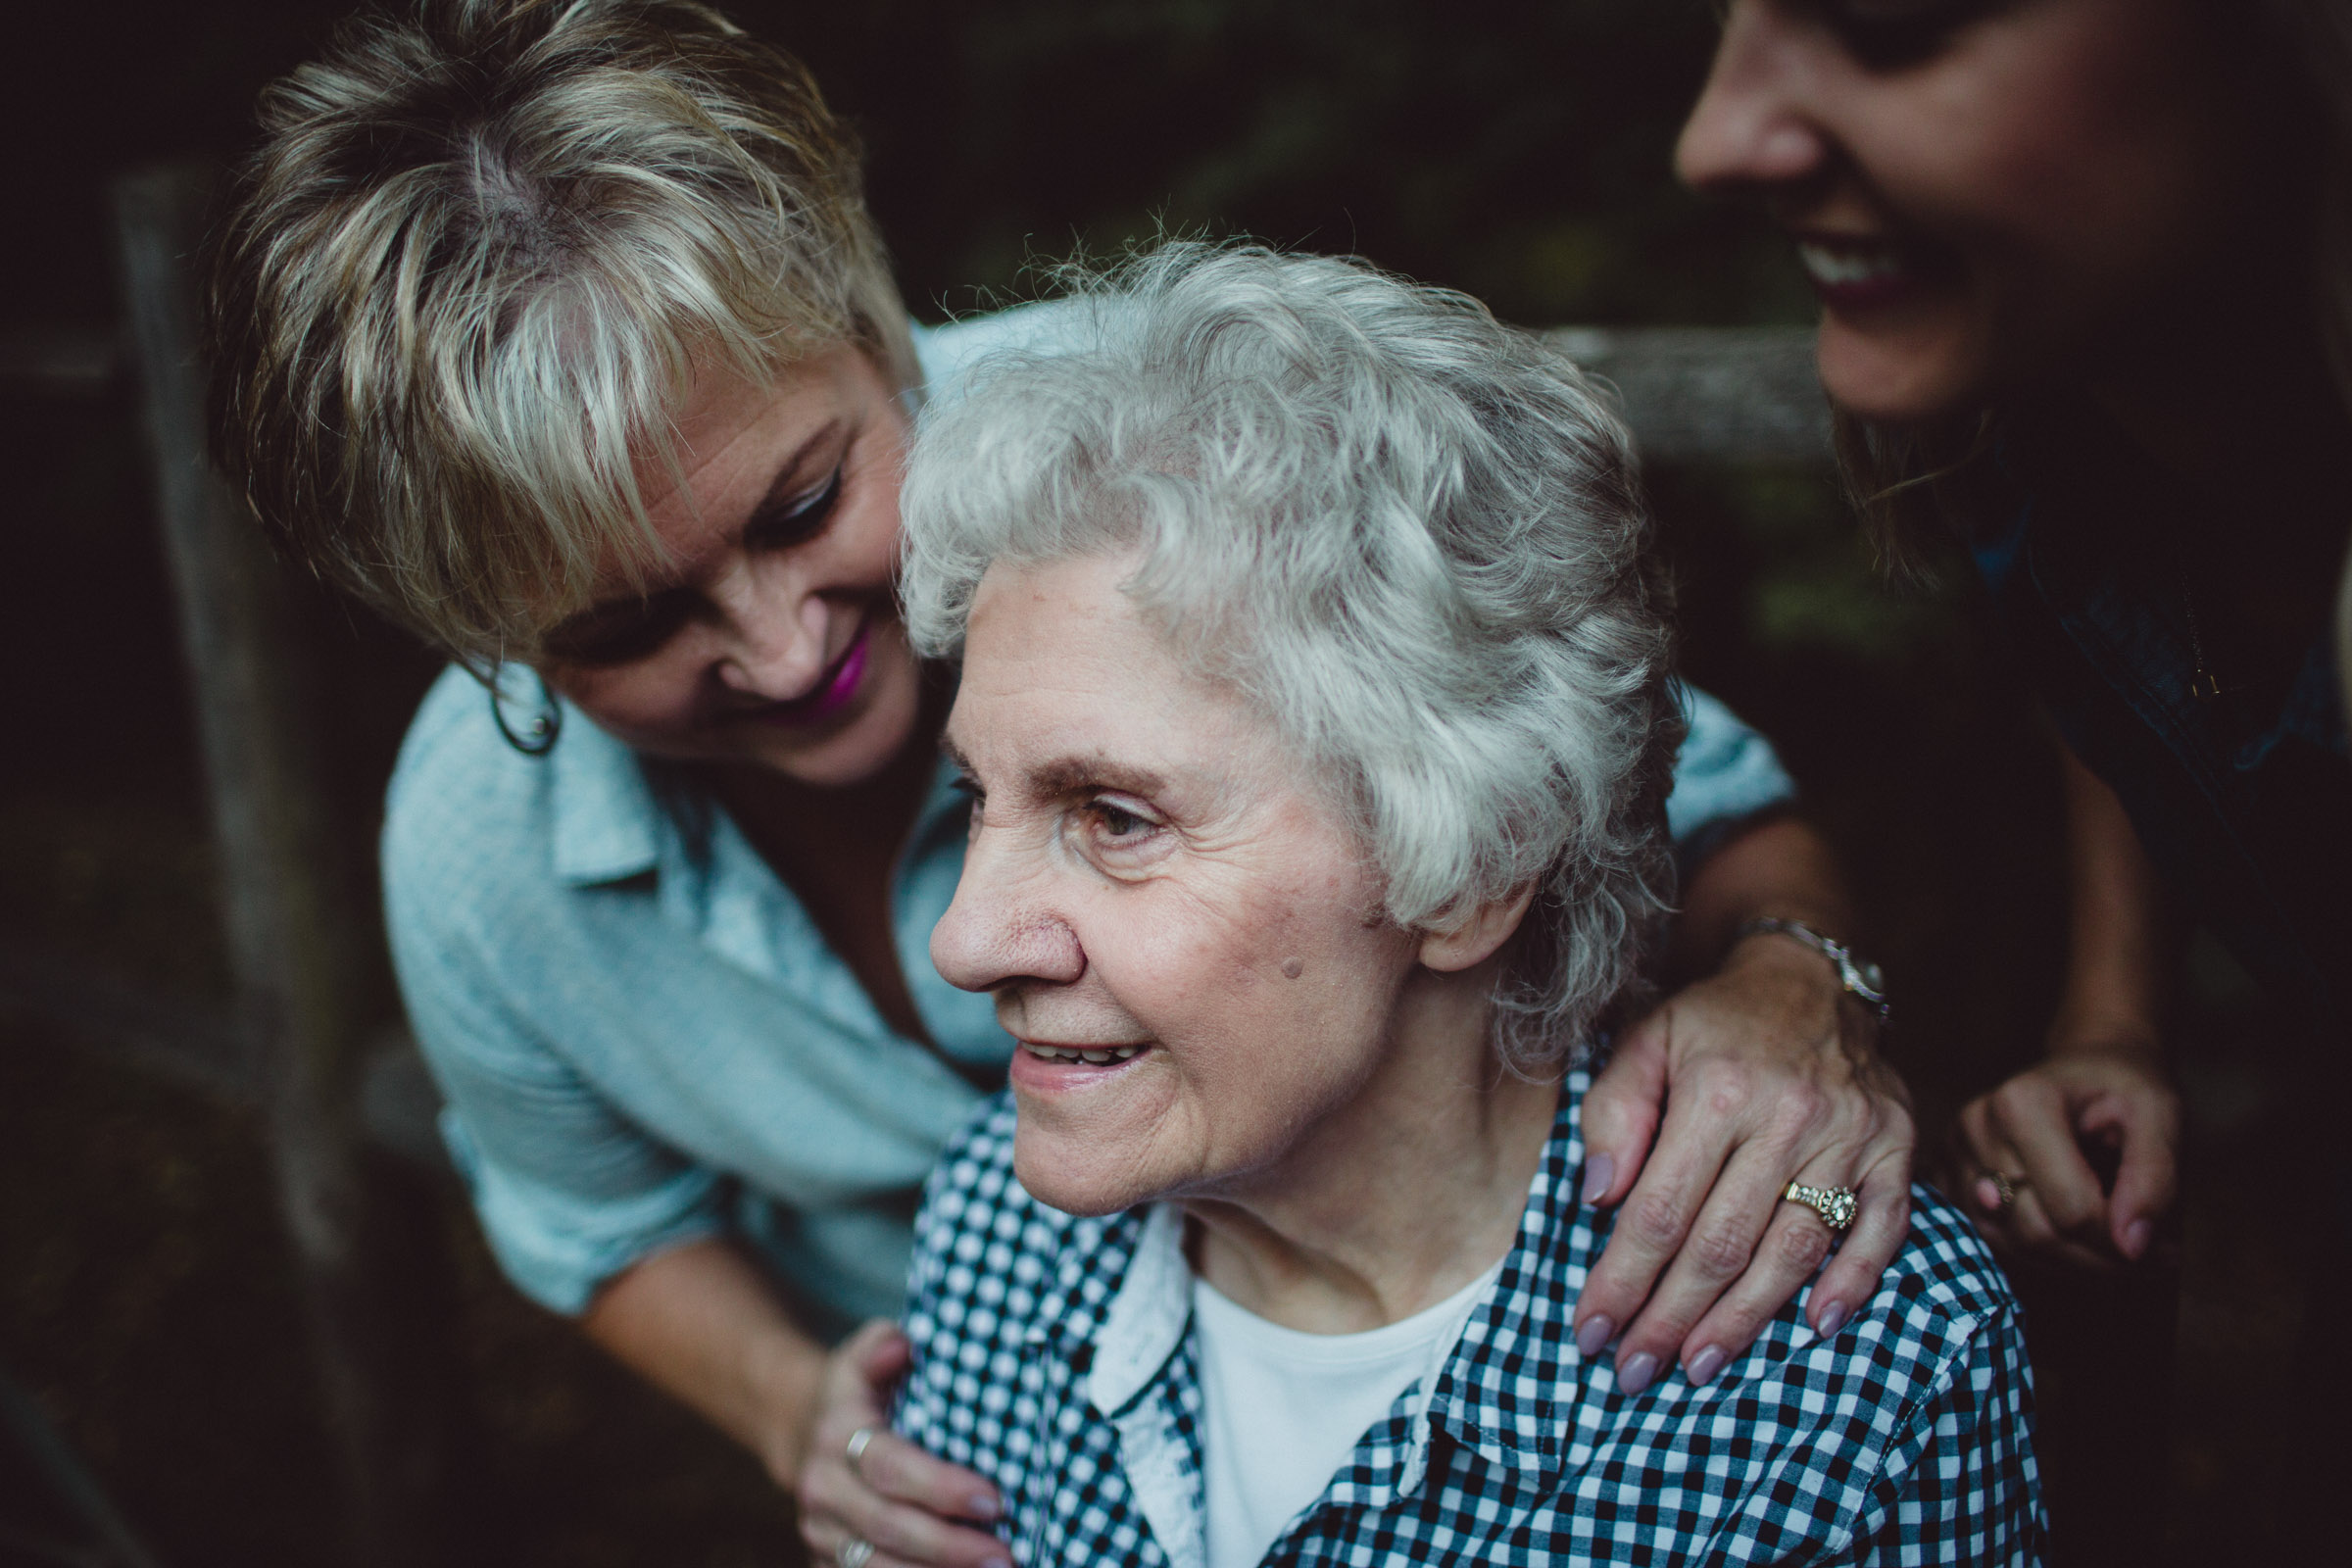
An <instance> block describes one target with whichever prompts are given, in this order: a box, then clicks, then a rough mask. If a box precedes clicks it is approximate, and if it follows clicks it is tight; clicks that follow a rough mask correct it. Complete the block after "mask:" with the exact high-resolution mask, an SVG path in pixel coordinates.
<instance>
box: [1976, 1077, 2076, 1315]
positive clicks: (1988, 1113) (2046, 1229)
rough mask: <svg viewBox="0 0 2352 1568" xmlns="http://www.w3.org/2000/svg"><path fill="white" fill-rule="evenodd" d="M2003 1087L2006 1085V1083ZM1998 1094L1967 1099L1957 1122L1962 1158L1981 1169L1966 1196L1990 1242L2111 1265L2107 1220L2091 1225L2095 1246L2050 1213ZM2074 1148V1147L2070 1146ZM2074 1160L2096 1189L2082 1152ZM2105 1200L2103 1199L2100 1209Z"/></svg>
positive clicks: (2031, 1252)
mask: <svg viewBox="0 0 2352 1568" xmlns="http://www.w3.org/2000/svg"><path fill="white" fill-rule="evenodd" d="M2003 1087H2004V1088H2006V1087H2008V1086H2006V1085H2005V1086H2003ZM1995 1099H1996V1097H1995V1096H1994V1095H1987V1096H1985V1097H1984V1098H1982V1099H1980V1100H1976V1101H1972V1102H1970V1103H1969V1104H1968V1105H1967V1106H1965V1107H1964V1108H1963V1109H1962V1110H1961V1112H1960V1118H1959V1125H1960V1135H1961V1143H1962V1146H1963V1158H1964V1159H1965V1161H1966V1162H1967V1163H1968V1164H1969V1165H1970V1166H1972V1167H1973V1169H1974V1170H1975V1171H1976V1172H1977V1173H1978V1174H1977V1178H1976V1179H1975V1180H1973V1181H1971V1182H1969V1183H1968V1188H1969V1191H1968V1194H1967V1196H1968V1198H1969V1200H1970V1201H1971V1203H1972V1206H1973V1207H1974V1208H1975V1210H1976V1219H1977V1225H1978V1228H1979V1229H1981V1230H1983V1231H1984V1233H1985V1239H1986V1240H1987V1241H1990V1242H1991V1243H1992V1244H1993V1245H1994V1246H1995V1247H1997V1248H2000V1249H2002V1250H2007V1251H2013V1252H2020V1253H2024V1254H2027V1255H2029V1256H2038V1257H2042V1258H2045V1259H2050V1260H2054V1261H2063V1262H2066V1263H2069V1264H2072V1265H2074V1266H2076V1267H2080V1268H2088V1269H2091V1270H2094V1271H2095V1270H2101V1269H2106V1268H2109V1267H2111V1266H2113V1263H2114V1259H2113V1257H2112V1256H2111V1255H2110V1254H2109V1253H2108V1252H2107V1250H2106V1249H2105V1241H2104V1232H2105V1226H2104V1224H2103V1223H2096V1224H2093V1225H2092V1226H2090V1227H2089V1231H2088V1234H2089V1235H2090V1237H2091V1239H2092V1243H2094V1244H2096V1245H2095V1246H2094V1245H2086V1244H2085V1243H2084V1242H2082V1241H2080V1240H2077V1239H2075V1238H2074V1237H2071V1236H2069V1235H2068V1234H2067V1232H2066V1230H2065V1229H2064V1228H2063V1227H2062V1225H2061V1224H2060V1223H2059V1221H2058V1220H2057V1219H2056V1218H2054V1217H2053V1216H2052V1214H2051V1213H2050V1210H2049V1207H2048V1205H2047V1204H2046V1203H2044V1201H2042V1196H2041V1194H2040V1192H2039V1191H2037V1189H2036V1185H2035V1184H2036V1180H2037V1178H2036V1176H2035V1174H2034V1167H2032V1166H2031V1165H2030V1164H2029V1163H2028V1160H2027V1158H2026V1155H2025V1154H2024V1153H2023V1152H2020V1151H2019V1150H2018V1149H2017V1148H2016V1146H2015V1145H2014V1144H2013V1143H2012V1142H2011V1141H2010V1140H2009V1138H2008V1137H2007V1136H2006V1135H2005V1134H2004V1133H2003V1132H2002V1131H2001V1130H2000V1125H1999V1123H1998V1122H1997V1121H1996V1115H1997V1111H1996V1107H1995ZM2070 1147H2071V1145H2070ZM2073 1158H2074V1160H2075V1162H2076V1163H2078V1164H2080V1165H2081V1166H2082V1177H2083V1179H2085V1180H2088V1181H2089V1182H2090V1183H2091V1189H2092V1191H2093V1192H2094V1193H2095V1192H2096V1191H2097V1181H2096V1178H2095V1176H2093V1175H2092V1174H2091V1172H2090V1168H2089V1166H2088V1164H2087V1163H2084V1162H2083V1161H2082V1154H2081V1152H2079V1151H2077V1152H2075V1153H2074V1155H2073ZM1995 1171H1997V1172H1999V1173H2001V1175H2002V1176H2004V1177H2005V1178H2007V1180H2008V1182H2009V1191H2008V1192H2007V1193H2006V1194H2004V1193H2003V1192H2002V1190H2001V1185H2000V1183H1998V1182H1995V1181H1993V1180H1992V1179H1991V1173H1993V1172H1995ZM2103 1207H2104V1201H2103V1200H2102V1209H2103Z"/></svg>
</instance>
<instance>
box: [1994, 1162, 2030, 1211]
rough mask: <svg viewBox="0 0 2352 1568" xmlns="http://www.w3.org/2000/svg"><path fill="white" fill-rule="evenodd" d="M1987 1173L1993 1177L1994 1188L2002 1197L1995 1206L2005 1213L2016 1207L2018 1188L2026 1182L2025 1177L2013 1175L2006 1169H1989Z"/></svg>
mask: <svg viewBox="0 0 2352 1568" xmlns="http://www.w3.org/2000/svg"><path fill="white" fill-rule="evenodd" d="M1985 1174H1986V1175H1988V1176H1990V1177H1991V1178H1992V1190H1993V1191H1994V1192H1995V1193H1998V1194H1999V1195H2000V1199H2001V1201H1999V1202H1997V1203H1995V1204H1994V1205H1993V1207H1995V1208H1997V1209H1999V1210H2001V1211H2002V1212H2003V1213H2006V1212H2008V1211H2009V1210H2010V1209H2013V1208H2015V1207H2016V1206H2017V1190H2018V1188H2019V1187H2021V1186H2023V1185H2024V1184H2025V1178H2024V1177H2022V1176H2012V1175H2010V1174H2009V1173H2008V1172H2007V1171H2005V1170H1995V1171H1987V1172H1985Z"/></svg>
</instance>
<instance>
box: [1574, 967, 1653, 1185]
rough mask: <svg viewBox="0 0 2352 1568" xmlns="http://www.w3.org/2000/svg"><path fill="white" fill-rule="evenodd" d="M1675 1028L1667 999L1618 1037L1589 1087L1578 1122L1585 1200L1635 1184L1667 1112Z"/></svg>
mask: <svg viewBox="0 0 2352 1568" xmlns="http://www.w3.org/2000/svg"><path fill="white" fill-rule="evenodd" d="M1673 1028H1674V1005H1673V1004H1672V1003H1668V1004H1667V1005H1665V1006H1662V1007H1660V1008H1659V1009H1658V1010H1657V1011H1655V1012H1653V1013H1651V1014H1650V1015H1649V1016H1648V1017H1646V1018H1643V1019H1642V1021H1641V1022H1640V1023H1638V1024H1636V1025H1634V1027H1633V1028H1631V1029H1629V1030H1627V1031H1626V1032H1625V1034H1624V1035H1622V1036H1620V1037H1619V1039H1618V1041H1617V1047H1616V1050H1615V1051H1613V1052H1611V1053H1610V1055H1609V1064H1608V1065H1607V1066H1606V1067H1603V1068H1602V1069H1601V1070H1600V1075H1599V1076H1598V1077H1597V1078H1594V1079H1593V1087H1592V1088H1591V1089H1590V1090H1588V1091H1587V1092H1586V1094H1585V1103H1584V1106H1583V1109H1582V1110H1581V1111H1580V1113H1579V1116H1578V1123H1577V1124H1578V1127H1579V1128H1580V1129H1581V1130H1582V1132H1583V1134H1584V1139H1585V1186H1584V1192H1583V1193H1582V1195H1581V1198H1582V1201H1585V1202H1588V1203H1599V1204H1603V1205H1606V1204H1609V1203H1614V1202H1617V1201H1620V1200H1621V1199H1623V1198H1624V1197H1625V1195H1626V1194H1628V1193H1630V1192H1632V1191H1633V1190H1634V1181H1635V1179H1636V1178H1637V1177H1639V1176H1640V1175H1641V1174H1642V1161H1643V1160H1644V1159H1647V1158H1648V1157H1649V1146H1650V1141H1651V1140H1652V1139H1654V1138H1655V1137H1656V1136H1657V1133H1658V1122H1659V1120H1660V1118H1662V1117H1663V1116H1664V1115H1665V1104H1666V1057H1667V1047H1668V1045H1669V1044H1670V1043H1671V1042H1672V1040H1673Z"/></svg>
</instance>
